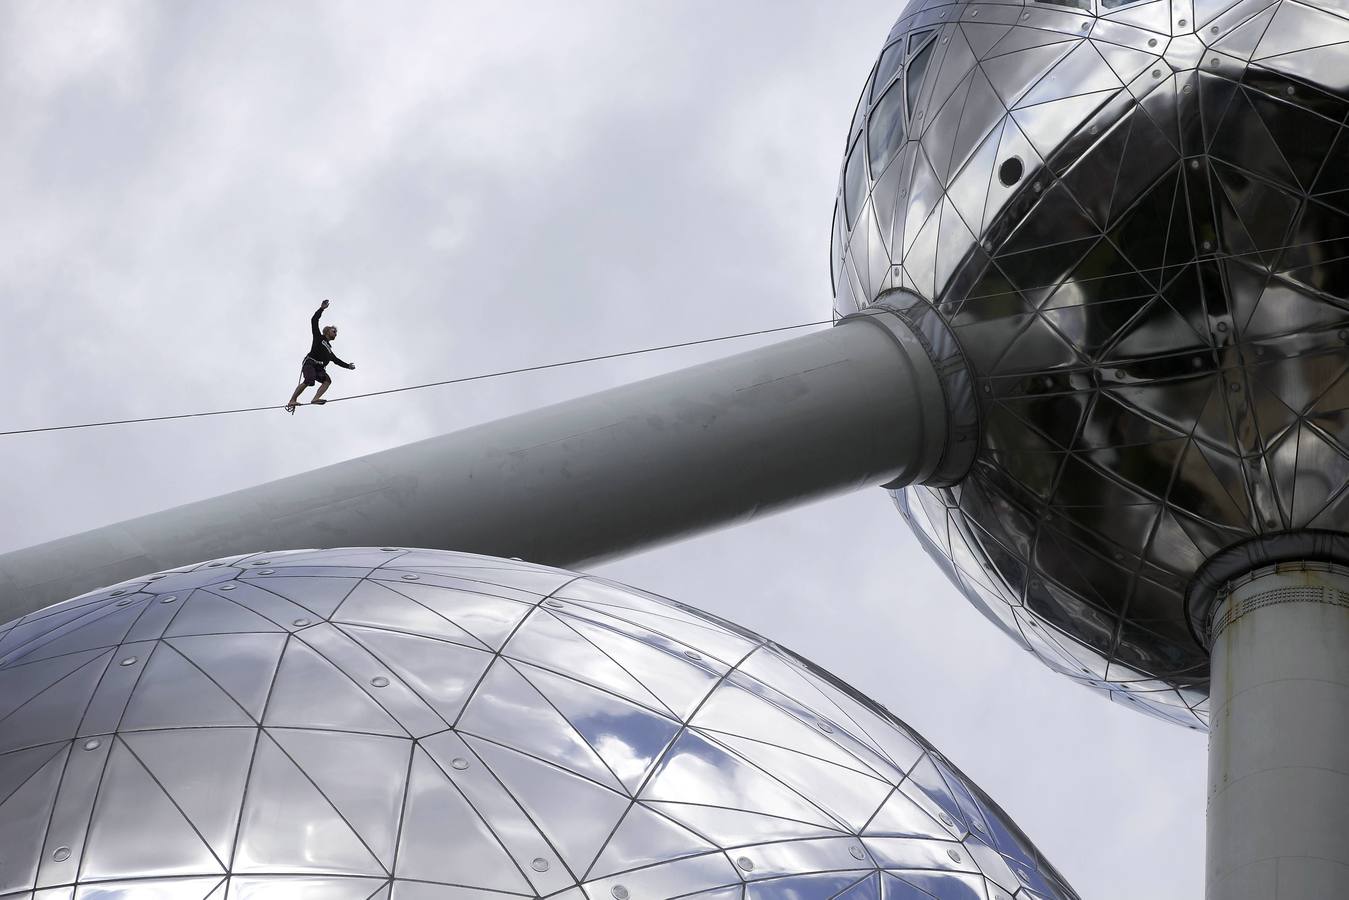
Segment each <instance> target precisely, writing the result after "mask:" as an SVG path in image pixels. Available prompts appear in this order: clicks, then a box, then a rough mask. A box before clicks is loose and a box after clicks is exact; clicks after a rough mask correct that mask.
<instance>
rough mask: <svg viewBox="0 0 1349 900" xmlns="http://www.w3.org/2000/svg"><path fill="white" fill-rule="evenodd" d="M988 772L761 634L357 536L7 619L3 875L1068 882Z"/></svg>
mask: <svg viewBox="0 0 1349 900" xmlns="http://www.w3.org/2000/svg"><path fill="white" fill-rule="evenodd" d="M1075 896H1076V895H1075V894H1074V893H1073V892H1072V891H1071V890H1070V889H1069V888H1068V887H1066V886H1065V885H1064V884H1063V882H1062V880H1061V879H1060V878H1059V877H1058V876H1057V875H1056V874H1055V872H1054V871H1053V869H1052V868H1050V867H1049V866H1048V865H1047V864H1046V863H1045V862H1044V861H1043V860H1042V859H1041V858H1040V857H1039V855H1038V853H1037V852H1036V851H1035V850H1034V848H1033V847H1032V846H1031V845H1030V843H1029V842H1028V841H1027V840H1026V838H1025V837H1024V835H1022V834H1021V833H1020V831H1019V830H1018V829H1017V828H1016V826H1015V825H1013V824H1012V823H1011V822H1010V821H1009V820H1008V819H1007V817H1006V815H1005V814H1004V813H1003V812H1002V811H1001V810H999V809H998V807H997V806H995V805H994V804H993V803H992V802H991V801H990V800H989V799H988V798H987V797H986V796H985V795H984V794H983V793H982V792H981V791H980V790H979V789H978V788H977V787H975V786H974V785H972V784H971V783H970V782H969V781H968V780H967V779H965V778H964V777H963V776H962V775H961V774H960V773H959V772H958V771H956V770H955V769H954V767H952V766H951V765H950V764H949V763H948V762H947V761H946V760H945V759H944V758H943V757H942V756H941V754H940V753H938V752H937V751H936V750H935V749H933V748H932V747H931V746H929V745H928V744H927V743H925V742H924V741H923V739H922V738H921V737H919V736H918V735H917V734H915V733H914V732H912V731H911V730H909V729H908V728H907V727H905V726H904V725H903V724H902V723H901V722H899V721H898V720H897V719H895V718H894V717H893V716H891V715H890V714H889V713H887V712H886V711H885V710H883V709H882V708H880V707H878V706H876V705H875V704H873V703H871V702H870V701H868V700H866V699H865V698H863V697H861V696H860V695H858V694H856V693H855V692H853V691H852V690H851V689H849V688H848V687H846V686H845V685H843V684H841V683H839V682H838V681H836V680H834V679H833V678H831V677H830V676H828V675H826V674H824V673H822V672H820V671H819V670H817V669H815V668H814V667H813V666H811V665H810V664H809V663H807V662H805V661H804V660H801V659H800V658H798V657H796V656H794V655H793V654H791V653H789V652H787V651H785V650H783V649H781V648H779V647H776V646H775V645H773V644H771V643H769V642H767V641H765V640H764V639H763V638H760V637H758V636H757V635H754V634H751V633H749V632H746V631H743V630H741V629H738V628H736V627H735V626H732V625H729V624H727V623H725V622H722V621H720V620H717V619H714V618H712V617H710V616H707V615H705V614H702V613H699V612H697V611H696V610H693V609H690V608H689V607H685V606H682V605H679V604H675V603H671V602H670V601H667V600H663V599H661V598H658V597H654V596H651V595H648V594H644V593H640V592H638V591H634V590H632V589H629V588H624V587H621V586H619V585H616V584H612V583H610V582H607V581H602V580H599V579H594V578H588V577H584V576H578V575H575V574H572V573H568V572H563V571H560V570H557V569H549V568H544V567H540V566H533V565H529V564H525V563H520V562H515V561H508V560H499V559H492V558H488V557H481V556H470V555H464V554H455V553H445V552H439V551H425V550H399V549H393V548H387V549H343V550H329V551H296V552H287V553H269V554H263V555H253V556H244V557H233V558H229V559H224V560H218V561H215V562H211V563H206V564H203V565H201V566H196V567H192V568H188V569H181V570H175V571H171V572H164V573H160V574H157V575H153V576H149V577H147V578H145V579H141V580H137V581H133V582H127V583H124V584H121V585H118V586H116V587H114V588H108V589H104V590H101V591H97V592H94V593H92V594H88V595H85V596H83V597H80V598H76V599H74V600H69V601H66V602H64V603H62V604H58V605H56V606H53V607H49V608H48V609H46V610H43V611H41V612H38V613H34V614H32V615H30V616H28V617H26V618H24V619H21V620H19V621H17V622H15V623H11V624H10V625H7V626H3V627H0V897H4V898H6V900H8V898H20V897H21V898H25V900H57V898H61V900H94V898H99V900H112V898H131V897H135V898H137V900H143V898H149V900H155V898H174V900H178V898H182V900H244V898H247V900H261V898H278V900H279V898H287V900H295V898H301V900H303V898H315V900H317V898H323V900H346V898H351V900H370V898H375V900H494V898H495V900H508V898H522V897H553V898H565V900H628V898H631V900H647V898H649V900H664V898H674V897H691V898H692V897H696V898H701V900H813V898H819V900H826V898H837V900H931V898H942V900H948V898H949V900H1008V898H1011V897H1016V898H1019V900H1037V898H1039V900H1051V898H1053V900H1069V898H1074V897H1075Z"/></svg>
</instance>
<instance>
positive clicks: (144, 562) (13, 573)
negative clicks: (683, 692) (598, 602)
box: [0, 313, 946, 622]
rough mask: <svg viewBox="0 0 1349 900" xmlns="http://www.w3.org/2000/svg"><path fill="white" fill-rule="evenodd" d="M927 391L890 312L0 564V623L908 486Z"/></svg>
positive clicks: (675, 528)
mask: <svg viewBox="0 0 1349 900" xmlns="http://www.w3.org/2000/svg"><path fill="white" fill-rule="evenodd" d="M945 427H946V426H945V407H944V402H943V398H942V390H941V386H940V384H939V383H938V381H937V377H936V374H935V372H934V370H933V367H932V364H931V362H930V361H929V359H928V358H927V355H926V353H925V351H924V350H923V348H922V346H921V345H920V344H919V343H918V342H917V341H915V340H913V339H912V337H911V336H910V334H909V332H908V331H907V329H906V328H905V326H904V325H903V324H902V323H901V322H900V320H899V319H898V318H897V317H895V316H893V315H891V314H888V313H886V314H881V315H876V316H865V317H859V318H858V319H856V320H848V321H845V322H843V323H841V324H840V325H839V327H835V328H832V329H829V330H827V331H822V332H818V333H814V334H810V335H807V336H804V337H799V338H796V339H793V340H789V341H784V342H782V343H779V344H774V345H771V346H768V347H763V348H760V349H757V350H752V351H749V352H747V353H742V354H739V355H737V356H732V357H729V358H727V359H723V360H718V361H715V362H710V363H706V364H703V365H699V366H694V367H692V368H689V369H685V370H682V371H678V372H674V373H671V374H668V375H662V376H659V377H656V378H651V379H648V380H645V381H640V382H637V383H634V384H630V385H626V386H623V387H619V388H614V389H612V390H608V391H604V392H601V393H598V394H593V395H591V396H588V397H581V398H579V399H576V400H570V401H567V402H564V403H559V404H557V405H555V406H550V407H546V408H544V409H539V410H535V411H533V412H527V413H523V414H521V415H517V416H512V417H510V418H507V419H503V420H500V421H497V422H491V423H488V424H485V425H479V426H476V427H473V428H469V429H466V430H463V431H459V432H455V433H452V434H447V435H443V436H441V437H436V438H431V439H429V440H425V441H420V442H418V443H414V444H408V445H406V446H403V447H398V448H395V449H392V450H386V451H383V452H380V453H375V454H372V455H370V456H366V457H363V458H360V459H354V460H350V461H348V462H343V463H339V464H337V465H333V466H328V467H326V468H322V469H317V470H315V471H312V472H307V473H305V474H302V475H296V476H293V477H290V478H284V479H281V480H279V481H275V482H272V483H270V484H264V485H259V486H258V487H253V488H249V489H247V490H243V491H238V492H235V493H232V494H226V495H224V496H220V497H215V498H213V499H210V500H203V501H200V502H197V503H191V504H188V505H186V506H180V507H178V508H176V509H171V510H168V511H165V512H159V513H154V514H151V515H147V516H142V517H140V518H137V519H132V520H129V521H126V522H122V523H120V524H117V525H111V526H108V527H106V528H99V529H96V530H94V531H89V532H85V533H84V534H79V535H75V536H73V537H69V538H64V539H61V540H57V541H52V542H50V543H46V544H42V545H39V546H35V547H30V548H28V549H26V550H19V551H16V552H13V553H9V554H6V555H4V556H0V622H4V621H8V620H9V619H12V618H14V617H17V616H19V615H22V614H24V613H27V612H31V611H33V610H35V609H40V608H42V607H43V606H46V605H48V604H50V603H53V602H55V601H57V600H61V599H64V598H65V597H68V596H72V595H75V594H79V593H81V592H84V591H87V590H91V589H93V588H95V587H99V586H101V585H104V584H108V583H112V582H116V581H121V580H124V579H126V578H131V577H134V576H137V575H141V574H144V573H147V572H152V571H156V570H160V569H165V568H170V567H173V566H179V565H184V564H188V563H193V562H197V561H199V560H202V559H208V558H213V557H220V556H225V555H229V554H233V553H245V552H254V551H258V550H287V549H297V548H307V547H338V546H379V545H398V546H416V547H427V548H438V549H446V550H463V551H470V552H478V553H487V554H492V555H496V556H518V557H521V558H524V559H528V560H531V561H533V562H540V563H550V564H556V565H561V566H578V565H583V564H585V563H587V562H594V561H596V560H599V559H601V558H606V557H612V556H615V555H618V554H620V553H625V552H629V551H633V550H637V549H640V548H642V547H646V546H649V545H652V544H655V543H657V542H660V541H666V540H670V539H674V538H678V537H682V536H685V535H688V534H692V533H694V532H697V531H701V530H704V529H708V528H713V527H717V526H721V525H729V524H733V523H736V522H742V521H746V520H748V519H751V518H753V517H755V516H757V515H761V514H764V513H768V512H773V511H776V510H779V509H783V508H785V507H787V506H790V505H793V504H796V503H801V502H804V501H807V500H812V499H816V498H819V497H824V496H827V495H830V494H835V493H839V492H842V491H851V490H854V489H857V488H861V487H867V486H871V485H879V484H882V483H885V482H893V481H895V480H897V479H900V480H902V479H908V480H913V479H915V478H921V477H923V475H924V474H925V473H928V472H931V471H932V470H933V468H934V467H935V466H936V458H935V457H934V454H938V455H939V454H940V453H941V451H942V448H943V446H944V441H945Z"/></svg>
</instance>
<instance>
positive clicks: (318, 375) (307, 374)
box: [300, 359, 332, 387]
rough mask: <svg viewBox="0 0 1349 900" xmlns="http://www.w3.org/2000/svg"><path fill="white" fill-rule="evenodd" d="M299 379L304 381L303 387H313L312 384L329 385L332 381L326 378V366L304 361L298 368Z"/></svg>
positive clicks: (307, 360)
mask: <svg viewBox="0 0 1349 900" xmlns="http://www.w3.org/2000/svg"><path fill="white" fill-rule="evenodd" d="M300 377H301V378H303V379H304V386H305V387H313V386H314V382H316V381H317V382H319V383H320V384H329V383H330V382H331V381H332V379H331V378H329V377H328V368H327V366H322V365H319V364H318V363H316V362H314V361H313V360H309V359H306V360H305V361H304V363H303V364H301V366H300Z"/></svg>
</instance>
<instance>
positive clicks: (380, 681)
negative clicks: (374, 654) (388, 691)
mask: <svg viewBox="0 0 1349 900" xmlns="http://www.w3.org/2000/svg"><path fill="white" fill-rule="evenodd" d="M370 683H371V684H373V685H374V686H375V687H388V686H389V679H387V678H385V677H384V676H383V675H376V676H375V677H374V678H371V679H370Z"/></svg>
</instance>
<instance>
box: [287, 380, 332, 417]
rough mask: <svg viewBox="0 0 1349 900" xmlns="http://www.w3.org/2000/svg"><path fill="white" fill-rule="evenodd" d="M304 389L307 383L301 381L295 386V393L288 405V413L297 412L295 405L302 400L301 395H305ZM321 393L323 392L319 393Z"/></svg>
mask: <svg viewBox="0 0 1349 900" xmlns="http://www.w3.org/2000/svg"><path fill="white" fill-rule="evenodd" d="M304 389H305V383H304V381H303V380H301V382H300V383H299V384H297V385H296V386H295V393H293V394H291V395H290V400H289V401H288V402H287V403H286V412H295V403H296V401H298V400H299V399H300V395H301V394H302V393H304ZM319 393H323V392H322V391H319Z"/></svg>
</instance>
